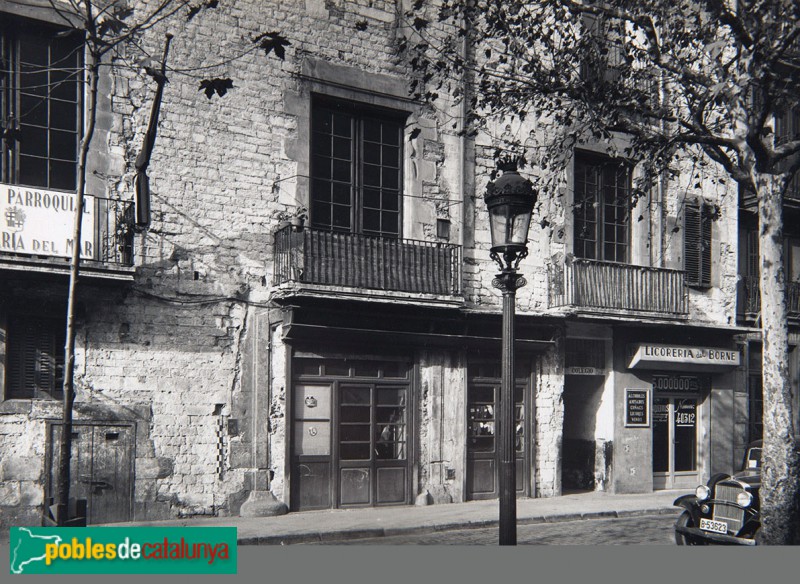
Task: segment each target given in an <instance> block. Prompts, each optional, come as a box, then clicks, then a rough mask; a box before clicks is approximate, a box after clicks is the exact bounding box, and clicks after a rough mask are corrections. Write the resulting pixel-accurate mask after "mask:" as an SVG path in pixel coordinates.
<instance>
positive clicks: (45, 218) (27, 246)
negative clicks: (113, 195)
mask: <svg viewBox="0 0 800 584" xmlns="http://www.w3.org/2000/svg"><path fill="white" fill-rule="evenodd" d="M0 198H1V199H2V200H0V271H7V270H11V271H25V272H39V273H53V274H67V273H68V272H69V265H70V259H71V257H72V253H73V245H74V244H73V231H74V208H75V194H74V193H66V192H56V191H45V190H40V189H34V188H26V187H16V186H11V185H0ZM133 241H134V209H133V203H132V202H130V201H120V200H116V199H105V198H101V197H94V196H89V195H87V196H85V198H84V215H83V223H82V233H81V243H80V252H81V255H80V257H81V262H80V269H81V274H82V275H83V276H84V277H87V278H97V279H105V280H132V279H133V274H134V267H133V260H134V244H133Z"/></svg>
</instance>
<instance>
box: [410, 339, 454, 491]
mask: <svg viewBox="0 0 800 584" xmlns="http://www.w3.org/2000/svg"><path fill="white" fill-rule="evenodd" d="M419 380H420V386H419V398H418V407H417V411H418V416H419V423H418V428H419V431H418V436H419V438H418V448H417V452H418V461H417V462H418V466H419V473H418V474H419V481H418V485H416V486H415V487H416V493H413V494H415V495H416V494H421V493H425V492H426V491H427V492H428V493H429V494H430V495H431V497H432V500H433V502H434V503H452V502H460V501H463V500H464V497H465V493H464V484H465V475H466V452H465V445H466V443H467V436H466V420H467V404H466V395H467V391H466V389H467V380H466V363H465V361H464V359H463V357H461V356H458V355H456V354H453V353H452V352H449V351H433V350H429V351H423V352H421V353H420V354H419Z"/></svg>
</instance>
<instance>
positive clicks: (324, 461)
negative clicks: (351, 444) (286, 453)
mask: <svg viewBox="0 0 800 584" xmlns="http://www.w3.org/2000/svg"><path fill="white" fill-rule="evenodd" d="M294 390H295V394H294V399H293V401H292V404H293V405H294V409H293V417H294V430H293V434H292V438H293V443H292V453H293V456H292V460H293V462H292V466H293V468H294V473H293V480H292V487H291V489H292V507H293V508H294V509H298V510H310V509H328V508H330V506H331V464H332V462H331V427H332V422H331V394H332V386H331V385H330V384H297V385H295V387H294Z"/></svg>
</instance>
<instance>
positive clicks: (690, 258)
mask: <svg viewBox="0 0 800 584" xmlns="http://www.w3.org/2000/svg"><path fill="white" fill-rule="evenodd" d="M714 213H715V211H714V207H713V206H712V205H709V204H708V203H704V202H703V201H700V200H690V201H686V204H685V206H684V222H683V223H684V225H683V227H684V228H683V268H684V270H685V271H686V283H687V284H688V285H689V286H697V287H700V288H707V287H709V286H711V224H712V223H713V220H714V219H713V215H714Z"/></svg>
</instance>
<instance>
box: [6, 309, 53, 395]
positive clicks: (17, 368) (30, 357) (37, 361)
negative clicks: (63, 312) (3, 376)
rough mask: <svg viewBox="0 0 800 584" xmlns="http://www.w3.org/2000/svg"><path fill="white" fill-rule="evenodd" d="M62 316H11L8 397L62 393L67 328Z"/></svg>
mask: <svg viewBox="0 0 800 584" xmlns="http://www.w3.org/2000/svg"><path fill="white" fill-rule="evenodd" d="M62 329H63V327H62V326H61V322H60V321H59V320H58V319H44V318H27V317H17V318H12V319H10V322H9V335H8V378H7V381H8V388H7V391H6V398H13V399H23V398H34V397H46V396H48V395H49V396H55V395H57V394H60V393H61V392H62V384H63V376H64V335H65V333H64V331H63V330H62Z"/></svg>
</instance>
